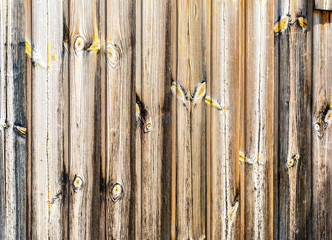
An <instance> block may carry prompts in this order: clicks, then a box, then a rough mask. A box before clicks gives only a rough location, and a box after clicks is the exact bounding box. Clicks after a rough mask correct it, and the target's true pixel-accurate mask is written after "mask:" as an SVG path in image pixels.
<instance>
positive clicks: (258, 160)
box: [241, 1, 274, 239]
mask: <svg viewBox="0 0 332 240" xmlns="http://www.w3.org/2000/svg"><path fill="white" fill-rule="evenodd" d="M273 5H274V4H273V2H271V1H248V2H247V5H246V61H245V64H246V67H245V68H246V83H245V91H246V92H245V108H246V109H245V115H244V116H245V126H244V128H245V130H244V140H245V142H244V145H245V148H244V152H243V153H244V155H245V157H246V159H247V162H245V161H244V162H243V163H241V164H245V166H244V168H245V178H244V184H245V193H244V197H245V204H246V205H245V220H244V224H245V238H246V239H272V235H273V208H272V207H271V206H273V140H274V138H273V133H274V132H273V112H274V109H273V104H274V82H273V67H274V65H273V57H274V56H273V47H274V36H273V32H272V31H271V29H273V18H272V17H271V16H273ZM262 23H264V24H262Z"/></svg>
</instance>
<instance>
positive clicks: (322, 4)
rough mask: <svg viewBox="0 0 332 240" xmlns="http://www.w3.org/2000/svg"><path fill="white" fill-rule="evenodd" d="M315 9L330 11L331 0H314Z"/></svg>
mask: <svg viewBox="0 0 332 240" xmlns="http://www.w3.org/2000/svg"><path fill="white" fill-rule="evenodd" d="M314 6H315V9H317V10H328V11H332V1H331V0H315V5H314Z"/></svg>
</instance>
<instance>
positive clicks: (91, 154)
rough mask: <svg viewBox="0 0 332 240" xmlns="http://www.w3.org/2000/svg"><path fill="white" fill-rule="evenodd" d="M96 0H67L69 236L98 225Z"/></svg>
mask: <svg viewBox="0 0 332 240" xmlns="http://www.w3.org/2000/svg"><path fill="white" fill-rule="evenodd" d="M97 3H98V1H95V0H89V1H83V2H82V1H79V0H72V1H70V6H69V8H70V12H69V13H70V21H69V23H70V27H69V32H70V38H69V39H70V43H71V45H70V60H69V63H70V68H69V72H70V74H69V75H70V87H69V88H70V97H69V103H70V104H69V109H70V111H69V113H70V120H69V126H70V130H69V145H70V152H69V184H70V192H69V194H70V196H69V238H70V239H90V238H92V237H98V234H99V226H100V222H99V220H100V204H99V201H100V194H99V193H100V178H99V175H100V137H101V133H100V76H99V75H98V69H99V66H100V62H99V61H100V59H99V50H100V36H99V30H98V18H97V17H98V15H97V9H98V8H97V6H98V5H97Z"/></svg>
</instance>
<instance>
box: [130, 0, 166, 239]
mask: <svg viewBox="0 0 332 240" xmlns="http://www.w3.org/2000/svg"><path fill="white" fill-rule="evenodd" d="M141 4H142V5H141V7H140V12H137V15H139V14H140V13H141V15H140V16H141V19H138V18H137V19H138V21H139V22H141V29H140V31H141V32H140V33H141V34H142V35H141V39H140V40H139V43H140V45H136V49H139V48H140V50H137V51H140V54H138V55H136V61H137V62H140V63H141V65H140V67H141V69H140V70H139V71H137V72H136V74H141V79H140V80H141V82H140V83H138V85H139V86H138V88H137V90H138V91H137V96H138V98H139V101H141V103H139V108H140V109H139V112H140V116H138V118H139V120H138V121H139V122H138V126H137V127H138V128H140V129H141V130H140V131H139V132H137V134H139V135H140V136H138V139H141V149H138V151H140V153H141V159H136V160H137V161H138V163H140V164H141V173H140V175H141V176H140V177H141V181H140V184H141V188H140V189H141V204H142V205H141V221H142V223H141V238H143V239H161V238H162V237H164V238H167V237H169V236H168V235H170V229H168V230H166V229H167V228H169V221H168V218H169V214H168V213H167V211H168V212H169V209H168V208H169V207H168V203H167V202H166V201H165V200H167V199H168V198H169V191H168V189H169V186H170V181H169V180H170V179H168V178H167V175H166V174H165V173H166V172H167V171H169V168H170V165H169V163H168V161H167V156H168V154H169V153H170V150H171V148H170V147H171V146H170V144H169V143H170V141H169V138H168V137H169V136H170V135H168V134H167V133H168V132H169V130H170V111H169V106H170V99H171V98H170V97H171V95H170V81H169V80H168V81H167V79H166V77H167V76H168V75H166V74H167V72H166V69H165V67H166V64H165V61H166V31H167V28H166V20H167V18H166V17H167V15H166V14H167V1H162V2H159V3H158V2H156V1H153V0H142V2H141ZM136 9H138V6H137V7H136ZM136 36H137V35H136ZM138 58H141V59H138ZM149 124H150V125H149ZM166 137H167V138H166ZM138 154H139V153H138ZM138 157H139V156H138ZM162 183H163V184H162ZM164 228H165V230H166V231H165V230H163V229H164Z"/></svg>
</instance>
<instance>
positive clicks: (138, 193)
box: [130, 0, 143, 239]
mask: <svg viewBox="0 0 332 240" xmlns="http://www.w3.org/2000/svg"><path fill="white" fill-rule="evenodd" d="M142 5H143V4H142V0H136V1H135V12H136V14H135V17H136V18H135V23H136V29H135V93H136V95H137V96H136V103H135V120H136V121H135V130H136V131H135V161H134V164H135V171H134V174H133V175H132V180H131V181H132V182H133V184H132V186H133V192H132V199H133V200H132V201H133V202H134V216H135V222H134V224H131V225H132V227H134V229H133V230H132V233H131V236H130V237H131V238H134V239H140V238H142V200H143V198H142V132H143V131H142V122H141V119H142V118H141V113H140V112H141V110H140V109H141V103H140V98H139V97H138V96H142Z"/></svg>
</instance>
